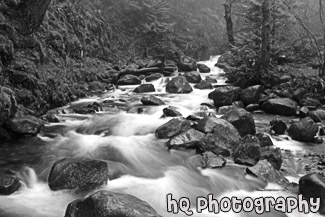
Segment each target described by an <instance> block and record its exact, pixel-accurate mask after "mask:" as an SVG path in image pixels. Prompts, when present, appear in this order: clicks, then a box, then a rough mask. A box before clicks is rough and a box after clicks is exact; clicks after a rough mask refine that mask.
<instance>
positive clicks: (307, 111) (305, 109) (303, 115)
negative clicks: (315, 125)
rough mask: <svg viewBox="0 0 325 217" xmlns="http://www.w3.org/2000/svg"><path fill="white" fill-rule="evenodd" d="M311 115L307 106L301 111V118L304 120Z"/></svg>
mask: <svg viewBox="0 0 325 217" xmlns="http://www.w3.org/2000/svg"><path fill="white" fill-rule="evenodd" d="M308 113H309V108H308V107H307V106H303V107H301V108H300V109H299V116H300V117H302V118H304V117H306V116H307V115H308Z"/></svg>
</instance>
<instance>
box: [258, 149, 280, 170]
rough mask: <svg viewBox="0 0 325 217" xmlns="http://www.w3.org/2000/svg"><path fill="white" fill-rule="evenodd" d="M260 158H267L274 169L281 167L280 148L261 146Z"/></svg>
mask: <svg viewBox="0 0 325 217" xmlns="http://www.w3.org/2000/svg"><path fill="white" fill-rule="evenodd" d="M260 152H261V158H260V159H261V160H264V159H265V160H267V161H268V162H269V163H270V164H271V165H272V166H273V167H274V169H276V170H280V169H281V165H282V153H281V149H280V148H275V147H270V146H269V147H261V148H260Z"/></svg>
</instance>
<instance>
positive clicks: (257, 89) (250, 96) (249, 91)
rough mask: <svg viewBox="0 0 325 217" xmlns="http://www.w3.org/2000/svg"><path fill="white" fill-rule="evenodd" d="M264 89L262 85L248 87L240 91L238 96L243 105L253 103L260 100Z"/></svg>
mask: <svg viewBox="0 0 325 217" xmlns="http://www.w3.org/2000/svg"><path fill="white" fill-rule="evenodd" d="M264 90H265V88H264V86H262V85H255V86H252V87H248V88H246V89H244V90H242V91H241V93H240V97H239V98H240V100H241V101H243V103H244V104H245V105H249V104H255V103H257V102H258V101H259V100H260V98H261V94H262V93H263V92H264Z"/></svg>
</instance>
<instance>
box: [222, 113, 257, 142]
mask: <svg viewBox="0 0 325 217" xmlns="http://www.w3.org/2000/svg"><path fill="white" fill-rule="evenodd" d="M222 118H223V119H225V120H227V121H228V122H230V123H231V124H232V125H234V126H235V127H236V128H237V130H238V132H239V134H240V136H241V137H244V136H245V135H247V134H251V135H254V134H255V133H256V129H255V121H254V118H253V116H252V114H251V113H249V112H247V111H246V110H245V109H233V110H231V111H229V112H227V113H226V114H225V115H224V116H223V117H222Z"/></svg>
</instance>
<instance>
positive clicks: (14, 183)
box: [0, 176, 21, 195]
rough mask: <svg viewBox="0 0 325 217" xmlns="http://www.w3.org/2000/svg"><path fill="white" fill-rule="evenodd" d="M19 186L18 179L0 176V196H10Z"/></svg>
mask: <svg viewBox="0 0 325 217" xmlns="http://www.w3.org/2000/svg"><path fill="white" fill-rule="evenodd" d="M20 186H21V183H20V181H19V179H18V178H15V177H11V176H0V195H10V194H12V193H14V192H16V191H17V190H18V189H19V188H20Z"/></svg>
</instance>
